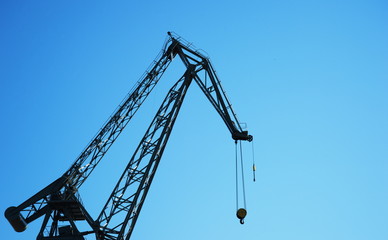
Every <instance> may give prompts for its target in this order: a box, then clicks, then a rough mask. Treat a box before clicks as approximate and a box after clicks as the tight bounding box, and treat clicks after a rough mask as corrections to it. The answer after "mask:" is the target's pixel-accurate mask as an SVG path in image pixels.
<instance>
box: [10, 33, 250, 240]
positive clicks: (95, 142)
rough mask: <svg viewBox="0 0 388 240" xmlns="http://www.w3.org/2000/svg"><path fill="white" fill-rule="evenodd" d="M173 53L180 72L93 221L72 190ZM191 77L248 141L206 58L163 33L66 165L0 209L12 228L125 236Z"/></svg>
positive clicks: (51, 234) (49, 237)
mask: <svg viewBox="0 0 388 240" xmlns="http://www.w3.org/2000/svg"><path fill="white" fill-rule="evenodd" d="M176 56H178V57H179V58H180V59H181V60H182V62H183V63H184V65H185V67H186V71H185V72H184V73H183V75H182V77H181V78H180V79H179V80H178V81H177V82H176V83H175V84H174V85H173V86H172V87H171V89H170V90H169V91H168V93H167V96H166V97H165V99H164V101H163V103H162V104H161V106H160V108H159V110H158V111H157V113H156V115H155V117H154V118H153V120H152V122H151V124H150V126H149V128H148V130H147V131H146V133H145V134H144V136H143V138H142V139H141V141H140V143H139V145H138V147H137V148H136V150H135V152H134V154H133V156H132V157H131V159H130V161H129V162H128V165H127V166H126V168H125V169H124V172H123V173H122V175H121V177H120V178H119V180H118V182H117V184H116V186H115V187H114V189H113V191H112V193H111V195H110V196H109V198H108V200H107V202H106V204H105V205H104V207H103V209H102V211H101V213H100V214H99V215H98V217H97V218H96V219H93V218H92V216H91V215H90V214H89V213H88V211H87V210H86V208H85V206H84V205H83V204H82V201H81V198H80V195H79V193H78V189H79V188H80V187H81V185H82V184H83V183H84V182H85V181H86V180H87V178H88V176H89V175H90V174H91V173H92V172H93V170H94V169H95V168H96V166H97V165H98V163H99V162H100V161H101V159H102V158H103V157H104V155H105V153H106V152H107V151H108V150H109V148H110V147H111V146H112V144H113V143H114V142H115V140H116V139H117V137H118V136H119V135H120V133H121V132H122V131H123V129H124V128H125V127H126V126H127V124H128V123H129V122H130V120H131V119H132V117H133V116H134V115H135V113H136V112H137V110H138V109H139V108H140V106H141V105H142V103H143V102H144V100H145V99H146V98H147V96H148V95H149V94H150V92H151V91H152V90H153V89H154V87H155V85H156V84H157V83H158V82H159V80H160V78H161V77H162V75H163V73H164V72H165V71H166V69H167V68H168V66H169V64H170V63H171V61H172V60H173V59H174V58H175V57H176ZM193 81H194V82H196V83H197V84H198V86H199V87H200V89H201V90H202V91H203V93H204V94H205V96H206V97H207V98H208V100H209V101H210V102H211V104H212V105H213V107H214V108H215V109H216V111H217V112H218V113H219V115H220V116H221V118H222V120H223V121H224V123H225V125H226V126H227V128H228V130H229V131H230V133H231V135H232V138H233V139H234V140H236V141H239V140H243V141H252V139H253V137H252V136H251V135H249V134H248V132H247V131H243V129H242V127H241V126H240V123H239V121H238V119H237V117H236V114H235V113H234V111H233V109H232V105H231V104H230V102H229V100H228V98H227V96H226V94H225V91H224V90H223V88H222V86H221V83H220V80H219V79H218V77H217V75H216V72H215V71H214V68H213V66H212V64H211V62H210V60H209V58H208V57H206V56H204V55H203V54H202V53H200V52H199V51H198V50H196V49H194V47H193V46H192V45H191V44H189V43H188V42H186V41H185V40H183V39H182V38H180V37H179V36H177V35H176V34H173V33H170V32H168V37H167V40H166V42H165V44H164V46H163V48H162V50H161V52H160V53H159V55H158V56H157V58H156V60H155V61H154V62H153V63H152V64H151V66H150V68H149V69H148V70H147V71H146V73H145V74H144V75H143V76H142V77H141V78H140V80H139V81H138V82H137V84H136V86H135V87H134V88H133V90H132V91H131V92H130V93H129V94H128V95H127V97H126V98H125V99H124V101H123V102H122V104H121V105H120V106H119V107H118V108H117V110H116V111H115V113H114V114H113V115H112V116H111V117H110V119H109V120H108V121H107V122H106V124H105V125H104V126H103V127H102V128H101V130H100V131H99V132H98V133H97V135H96V136H95V137H94V138H93V139H92V141H91V142H90V143H89V144H88V145H87V146H86V148H85V149H84V151H83V152H82V153H81V154H80V155H79V157H78V158H77V159H76V160H75V162H74V163H73V164H72V165H71V167H70V168H69V169H68V170H67V171H66V172H65V173H64V174H63V175H62V176H61V177H59V178H58V179H57V180H55V181H54V182H52V183H51V184H49V185H48V186H47V187H45V188H43V189H42V190H41V191H39V192H38V193H36V194H35V195H33V196H32V197H30V198H29V199H27V200H26V201H25V202H23V203H22V204H20V205H19V206H17V207H9V208H7V209H6V211H5V217H6V218H7V220H8V221H9V222H10V224H11V225H12V227H13V228H14V230H15V231H17V232H22V231H24V230H25V229H26V227H27V224H28V223H30V222H32V221H34V220H36V219H38V218H40V217H42V216H43V217H44V218H43V223H42V226H41V228H40V231H39V233H38V236H37V240H84V239H85V238H84V237H85V236H86V235H95V238H96V239H97V240H124V239H125V240H128V239H130V237H131V234H132V231H133V229H134V227H135V224H136V220H137V219H138V217H139V213H140V211H141V208H142V206H143V203H144V200H145V198H146V196H147V192H148V190H149V188H150V186H151V183H152V180H153V178H154V176H155V172H156V169H157V167H158V165H159V162H160V159H161V157H162V155H163V151H164V149H165V147H166V144H167V141H168V139H169V136H170V134H171V131H172V128H173V126H174V123H175V120H176V118H177V115H178V113H179V110H180V108H181V106H182V102H183V100H184V98H185V95H186V92H187V89H188V88H189V87H190V84H191V83H192V82H193ZM80 222H83V223H85V222H86V223H87V225H88V226H89V227H88V230H81V229H80V228H79V227H78V225H79V223H80ZM63 223H65V224H67V225H63Z"/></svg>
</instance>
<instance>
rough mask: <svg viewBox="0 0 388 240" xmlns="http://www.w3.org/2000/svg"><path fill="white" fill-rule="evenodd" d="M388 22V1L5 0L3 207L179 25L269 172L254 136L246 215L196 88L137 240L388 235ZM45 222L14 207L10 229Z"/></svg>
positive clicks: (152, 103) (103, 109)
mask: <svg viewBox="0 0 388 240" xmlns="http://www.w3.org/2000/svg"><path fill="white" fill-rule="evenodd" d="M387 16H388V3H387V2H386V1H377V0H376V1H375V0H368V1H367V0H352V1H350V0H349V1H347V0H344V1H333V0H325V1H318V0H317V1H307V0H300V1H284V0H278V1H276V0H275V1H194V2H185V1H109V2H108V1H47V0H45V1H43V0H39V1H18V0H15V1H6V0H4V1H2V2H1V3H0V29H1V37H0V64H1V67H0V110H1V118H0V131H1V133H2V137H1V138H0V146H1V151H0V153H1V157H0V159H1V160H0V161H1V164H2V168H1V172H2V174H1V175H0V182H1V184H0V192H1V196H2V197H1V199H0V210H1V211H4V210H5V209H6V208H7V207H9V206H15V205H18V204H20V203H22V202H23V201H24V200H26V199H27V198H29V197H30V196H32V195H33V194H35V193H36V192H38V191H39V190H41V189H42V188H43V187H45V186H46V185H48V184H49V183H51V182H52V181H53V180H55V179H56V178H58V177H59V176H60V175H61V174H63V173H64V172H65V171H66V170H67V169H68V168H69V167H70V165H71V164H72V163H73V161H74V160H75V159H76V157H77V156H78V154H80V153H81V152H82V150H83V148H84V147H85V146H86V144H87V143H88V142H89V141H90V139H91V138H92V137H93V136H94V134H95V133H96V132H97V131H98V130H99V129H100V127H101V126H102V124H103V123H104V122H105V121H106V120H107V118H108V117H109V116H110V114H111V113H112V112H113V111H114V109H115V108H116V107H117V106H118V104H119V103H120V101H121V100H122V99H123V98H124V97H125V95H126V94H127V92H128V91H129V90H130V89H131V88H132V86H133V85H134V84H135V82H136V81H137V80H138V79H139V77H140V76H141V75H142V74H143V72H144V71H145V70H146V68H147V67H148V66H149V64H150V63H151V62H152V60H153V59H154V58H155V56H156V55H157V53H158V52H159V51H160V49H161V47H162V45H163V42H164V40H165V38H166V32H167V31H174V32H176V33H177V34H179V35H180V36H182V37H183V38H185V39H186V40H188V41H189V42H192V43H194V44H195V46H197V47H198V48H201V49H203V50H204V51H205V52H206V53H207V54H208V55H209V56H210V59H211V60H212V63H213V65H214V67H215V68H216V70H217V73H218V75H219V77H220V79H221V81H222V85H223V87H224V89H225V90H226V92H227V93H228V96H229V98H230V100H231V102H232V104H233V107H234V110H235V111H236V113H237V114H238V116H239V118H240V120H241V121H242V122H244V123H246V124H247V126H248V130H249V131H250V133H251V134H253V135H254V137H255V141H254V147H255V160H256V165H257V173H256V175H257V177H256V178H257V180H256V182H255V183H253V181H252V172H251V170H250V168H251V164H252V158H251V147H252V146H251V145H250V144H244V149H245V156H246V157H245V167H246V169H245V173H246V191H247V205H248V207H247V209H248V216H247V218H246V223H245V224H244V225H240V224H239V223H238V220H237V218H236V217H235V210H236V209H235V188H234V184H235V182H234V177H235V176H234V171H235V169H234V142H233V140H232V139H231V138H230V134H229V132H228V130H227V128H226V127H225V126H224V123H223V122H222V120H221V118H220V117H219V116H218V115H217V114H216V112H215V110H214V109H212V106H211V104H210V103H209V102H208V101H207V100H206V99H205V96H204V95H203V94H202V93H201V92H200V90H199V88H198V87H197V86H195V85H192V86H191V89H189V92H188V95H187V97H186V99H185V103H184V104H183V107H182V110H181V113H180V115H179V117H178V119H177V122H176V126H175V128H174V130H173V132H172V135H171V138H170V141H169V143H168V145H167V147H166V151H165V154H164V156H163V158H162V161H161V164H160V166H159V169H158V172H157V174H156V177H155V179H154V182H153V184H152V186H151V189H150V192H149V194H148V197H147V199H146V202H145V204H144V207H143V210H142V212H141V216H140V217H139V220H138V222H137V225H136V228H135V231H134V233H133V235H132V239H169V240H170V239H188V240H191V239H209V240H210V239H212V240H213V239H224V240H229V239H230V240H234V239H244V240H245V239H265V240H312V239H314V240H328V239H333V240H370V239H373V240H386V239H388V204H387V202H388V201H387V200H388V125H387V122H388V96H387V94H388V17H387ZM182 73H183V72H182V67H181V66H180V65H179V63H174V64H172V65H171V67H170V68H169V69H168V72H166V76H165V78H163V79H162V81H161V82H160V86H158V87H157V88H156V89H155V90H154V93H153V94H152V95H151V96H150V98H149V99H148V100H147V103H145V105H144V106H143V107H142V109H141V111H139V113H138V114H137V115H136V116H135V118H134V120H133V122H131V124H130V126H129V127H128V129H126V130H127V131H125V133H123V136H122V137H121V138H119V140H118V141H117V144H115V145H114V147H112V149H111V151H112V153H111V152H110V153H109V154H107V156H106V157H105V158H104V160H103V161H102V162H101V164H100V165H101V166H99V168H97V169H96V171H95V172H94V173H93V175H92V176H91V177H90V179H88V182H87V183H86V184H85V185H84V186H83V187H82V189H80V192H81V194H82V197H83V200H84V203H85V206H86V209H88V210H89V211H90V212H91V214H92V215H93V216H95V215H96V214H98V212H99V211H100V210H101V208H102V206H101V204H103V203H104V202H105V200H106V199H107V197H108V194H109V193H110V190H111V189H112V188H113V185H114V183H115V182H116V180H117V178H118V177H119V175H120V173H121V171H122V169H123V167H124V166H125V165H126V162H127V161H128V160H129V158H130V156H131V154H132V150H133V148H134V147H135V146H137V143H138V142H139V140H140V137H141V136H142V134H143V133H144V131H145V130H146V126H147V125H148V124H149V123H150V121H151V120H152V116H153V115H154V113H155V110H156V109H157V107H158V106H159V105H160V103H161V99H162V98H163V97H164V95H165V94H166V91H165V90H166V89H167V88H168V87H169V86H171V85H172V83H173V82H174V81H176V80H177V77H179V76H180V75H181V74H182ZM89 180H90V181H89ZM40 223H41V219H39V220H37V221H35V222H34V223H31V224H30V225H29V227H28V229H27V230H26V231H25V232H23V233H16V232H14V231H13V229H12V228H11V226H10V225H9V224H8V222H7V221H6V220H5V218H4V217H1V218H0V232H1V236H2V239H8V240H31V239H35V237H36V235H37V233H38V231H39V228H40ZM88 239H89V240H90V239H93V238H92V237H89V238H88Z"/></svg>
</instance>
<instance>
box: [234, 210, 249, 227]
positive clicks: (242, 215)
mask: <svg viewBox="0 0 388 240" xmlns="http://www.w3.org/2000/svg"><path fill="white" fill-rule="evenodd" d="M236 216H237V218H238V219H240V223H241V224H244V218H245V217H246V216H247V210H245V209H244V208H240V209H238V210H237V213H236Z"/></svg>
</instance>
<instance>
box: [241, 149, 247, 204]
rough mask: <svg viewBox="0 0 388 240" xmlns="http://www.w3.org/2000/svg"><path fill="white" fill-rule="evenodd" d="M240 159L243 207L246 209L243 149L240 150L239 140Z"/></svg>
mask: <svg viewBox="0 0 388 240" xmlns="http://www.w3.org/2000/svg"><path fill="white" fill-rule="evenodd" d="M240 161H241V183H242V189H243V200H244V208H245V209H247V201H246V198H245V180H244V163H243V151H242V143H241V141H240Z"/></svg>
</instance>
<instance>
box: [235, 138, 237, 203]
mask: <svg viewBox="0 0 388 240" xmlns="http://www.w3.org/2000/svg"><path fill="white" fill-rule="evenodd" d="M235 143H236V144H235V152H236V210H238V154H237V140H236V141H235Z"/></svg>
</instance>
